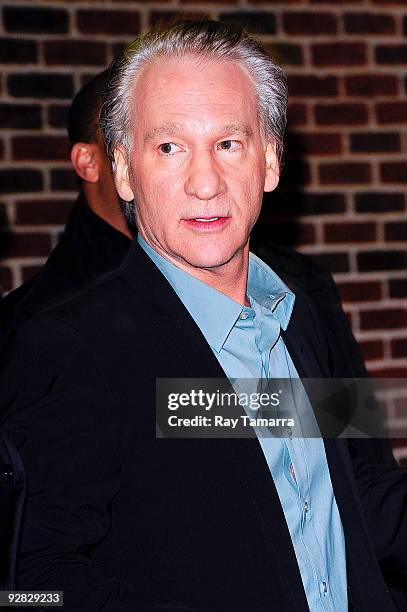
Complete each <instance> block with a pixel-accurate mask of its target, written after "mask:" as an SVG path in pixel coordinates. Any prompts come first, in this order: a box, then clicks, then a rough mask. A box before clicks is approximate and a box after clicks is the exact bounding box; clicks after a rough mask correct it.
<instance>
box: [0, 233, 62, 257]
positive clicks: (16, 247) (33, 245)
mask: <svg viewBox="0 0 407 612" xmlns="http://www.w3.org/2000/svg"><path fill="white" fill-rule="evenodd" d="M50 250H51V236H50V234H44V233H39V232H37V233H24V234H12V235H11V236H10V241H9V243H8V246H7V249H6V252H5V253H4V255H5V257H46V256H47V255H48V253H49V252H50Z"/></svg>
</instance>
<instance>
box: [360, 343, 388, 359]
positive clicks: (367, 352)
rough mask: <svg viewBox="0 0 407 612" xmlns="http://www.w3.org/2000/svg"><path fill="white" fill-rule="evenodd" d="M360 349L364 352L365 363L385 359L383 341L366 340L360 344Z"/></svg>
mask: <svg viewBox="0 0 407 612" xmlns="http://www.w3.org/2000/svg"><path fill="white" fill-rule="evenodd" d="M359 348H360V349H361V351H362V355H363V358H364V359H365V361H373V360H375V359H383V356H384V351H383V342H382V341H381V340H365V341H363V342H359Z"/></svg>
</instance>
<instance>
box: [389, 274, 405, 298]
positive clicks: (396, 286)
mask: <svg viewBox="0 0 407 612" xmlns="http://www.w3.org/2000/svg"><path fill="white" fill-rule="evenodd" d="M389 294H390V297H391V298H407V278H392V279H390V280H389Z"/></svg>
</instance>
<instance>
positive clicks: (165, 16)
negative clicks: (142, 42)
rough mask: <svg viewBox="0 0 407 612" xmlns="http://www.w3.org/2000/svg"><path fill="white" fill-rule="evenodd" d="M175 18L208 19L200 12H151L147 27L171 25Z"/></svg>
mask: <svg viewBox="0 0 407 612" xmlns="http://www.w3.org/2000/svg"><path fill="white" fill-rule="evenodd" d="M177 18H182V19H187V20H188V19H192V20H197V21H199V20H200V19H209V18H210V15H209V13H205V12H202V11H183V10H182V9H181V10H179V11H177V10H171V11H163V10H162V11H158V10H157V11H151V12H150V16H149V22H148V24H149V27H154V26H157V25H163V24H167V23H171V22H172V21H174V20H175V19H177Z"/></svg>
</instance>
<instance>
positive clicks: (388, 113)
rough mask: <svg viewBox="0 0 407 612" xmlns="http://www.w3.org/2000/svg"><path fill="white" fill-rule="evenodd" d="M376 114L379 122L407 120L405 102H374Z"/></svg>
mask: <svg viewBox="0 0 407 612" xmlns="http://www.w3.org/2000/svg"><path fill="white" fill-rule="evenodd" d="M376 116H377V121H378V122H379V123H383V124H388V123H395V124H396V125H398V124H399V123H400V122H401V121H402V122H403V123H406V122H407V102H382V103H380V104H376Z"/></svg>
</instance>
